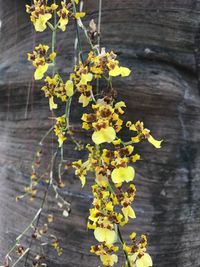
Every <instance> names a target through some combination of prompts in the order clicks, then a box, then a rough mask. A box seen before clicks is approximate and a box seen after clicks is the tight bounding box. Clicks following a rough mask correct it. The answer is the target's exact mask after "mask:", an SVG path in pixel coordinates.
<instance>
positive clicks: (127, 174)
mask: <svg viewBox="0 0 200 267" xmlns="http://www.w3.org/2000/svg"><path fill="white" fill-rule="evenodd" d="M134 176H135V170H134V169H133V167H131V166H128V167H119V168H116V169H114V170H113V171H112V174H111V178H112V181H113V183H116V184H117V183H123V182H124V181H125V182H127V183H128V182H130V181H132V180H133V178H134Z"/></svg>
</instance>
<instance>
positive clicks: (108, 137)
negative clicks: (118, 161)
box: [92, 127, 116, 145]
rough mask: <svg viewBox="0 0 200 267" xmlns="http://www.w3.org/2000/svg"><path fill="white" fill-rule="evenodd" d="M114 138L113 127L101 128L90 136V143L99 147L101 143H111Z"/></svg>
mask: <svg viewBox="0 0 200 267" xmlns="http://www.w3.org/2000/svg"><path fill="white" fill-rule="evenodd" d="M115 138H116V132H115V130H114V128H113V127H107V128H102V129H101V130H99V131H96V132H94V133H93V135H92V141H93V142H94V143H95V144H97V145H100V144H102V143H106V142H107V143H111V142H112V141H113V140H114V139H115Z"/></svg>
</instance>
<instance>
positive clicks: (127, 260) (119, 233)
mask: <svg viewBox="0 0 200 267" xmlns="http://www.w3.org/2000/svg"><path fill="white" fill-rule="evenodd" d="M117 234H118V237H119V241H120V243H121V245H122V249H123V245H124V241H123V238H122V235H121V232H120V229H119V225H117ZM123 252H124V255H125V258H126V262H127V267H131V264H130V261H129V258H128V254H127V252H126V251H125V250H124V249H123Z"/></svg>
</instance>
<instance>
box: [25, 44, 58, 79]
mask: <svg viewBox="0 0 200 267" xmlns="http://www.w3.org/2000/svg"><path fill="white" fill-rule="evenodd" d="M48 50H49V46H48V45H42V44H39V45H38V46H36V47H35V50H34V51H33V52H32V53H28V60H29V61H32V64H33V66H34V67H35V68H36V70H35V74H34V78H35V80H41V79H42V78H43V77H44V74H45V72H46V71H47V70H48V67H49V63H52V62H53V61H54V59H55V57H56V53H55V52H52V53H50V54H49V55H47V52H48Z"/></svg>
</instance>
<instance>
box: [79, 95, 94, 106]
mask: <svg viewBox="0 0 200 267" xmlns="http://www.w3.org/2000/svg"><path fill="white" fill-rule="evenodd" d="M90 99H91V96H89V97H88V96H85V95H84V94H81V95H80V96H79V99H78V102H79V103H81V104H82V105H83V107H86V106H87V105H88V104H89V102H90Z"/></svg>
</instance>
